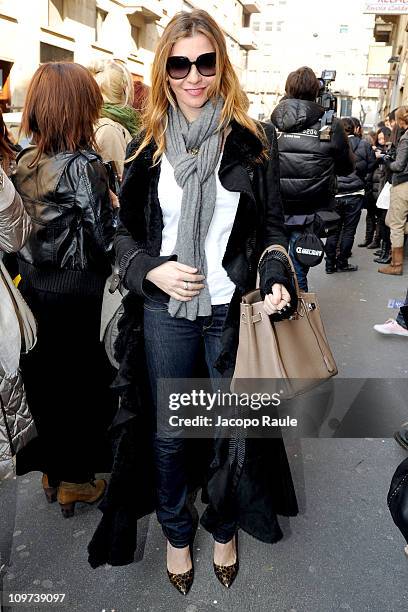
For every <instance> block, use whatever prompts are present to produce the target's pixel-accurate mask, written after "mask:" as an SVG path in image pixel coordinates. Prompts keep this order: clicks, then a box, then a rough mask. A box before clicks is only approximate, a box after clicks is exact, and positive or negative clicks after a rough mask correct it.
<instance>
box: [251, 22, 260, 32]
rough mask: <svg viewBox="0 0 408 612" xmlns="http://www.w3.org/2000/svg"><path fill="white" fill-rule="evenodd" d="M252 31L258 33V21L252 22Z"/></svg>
mask: <svg viewBox="0 0 408 612" xmlns="http://www.w3.org/2000/svg"><path fill="white" fill-rule="evenodd" d="M252 30H253V32H259V21H253V22H252Z"/></svg>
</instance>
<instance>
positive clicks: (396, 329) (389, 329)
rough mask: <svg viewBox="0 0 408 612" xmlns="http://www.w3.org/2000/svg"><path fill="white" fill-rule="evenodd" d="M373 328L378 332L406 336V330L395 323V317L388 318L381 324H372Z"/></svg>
mask: <svg viewBox="0 0 408 612" xmlns="http://www.w3.org/2000/svg"><path fill="white" fill-rule="evenodd" d="M374 329H375V331H378V332H379V333H380V334H386V335H391V336H406V337H407V338H408V330H407V329H405V328H404V327H402V326H401V325H400V324H399V323H397V322H396V320H395V319H388V320H387V321H386V322H385V323H383V324H382V325H374Z"/></svg>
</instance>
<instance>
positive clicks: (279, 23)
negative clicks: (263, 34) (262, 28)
mask: <svg viewBox="0 0 408 612" xmlns="http://www.w3.org/2000/svg"><path fill="white" fill-rule="evenodd" d="M284 23H285V22H284V21H277V22H276V31H277V32H282V27H283V24H284Z"/></svg>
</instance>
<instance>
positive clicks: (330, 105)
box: [316, 70, 337, 142]
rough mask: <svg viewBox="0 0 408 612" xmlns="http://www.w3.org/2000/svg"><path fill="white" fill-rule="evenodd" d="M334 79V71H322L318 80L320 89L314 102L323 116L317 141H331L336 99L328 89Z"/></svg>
mask: <svg viewBox="0 0 408 612" xmlns="http://www.w3.org/2000/svg"><path fill="white" fill-rule="evenodd" d="M335 79H336V71H335V70H323V72H322V76H321V77H320V79H318V81H319V84H320V89H319V94H318V96H317V99H316V102H317V103H318V104H320V105H321V106H323V108H324V115H323V117H322V118H321V124H322V125H321V128H320V132H319V140H321V141H326V142H327V141H328V142H330V141H331V137H332V123H333V117H334V116H335V114H336V111H337V98H336V96H334V95H333V94H332V92H331V91H330V89H329V85H330V83H332V82H333V81H334V80H335Z"/></svg>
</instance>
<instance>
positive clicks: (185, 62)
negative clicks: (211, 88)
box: [166, 52, 217, 79]
mask: <svg viewBox="0 0 408 612" xmlns="http://www.w3.org/2000/svg"><path fill="white" fill-rule="evenodd" d="M216 59H217V56H216V53H215V52H212V53H203V54H202V55H199V56H198V57H197V59H196V61H195V62H191V61H190V60H189V59H188V57H184V56H183V55H173V56H171V57H169V58H168V60H167V64H166V70H167V74H168V75H169V77H171V78H172V79H185V78H186V76H187V75H188V74H189V72H190V70H191V66H193V65H195V67H196V68H197V70H198V72H199V73H200V74H201V75H202V76H214V75H215V72H216V71H215V66H216Z"/></svg>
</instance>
